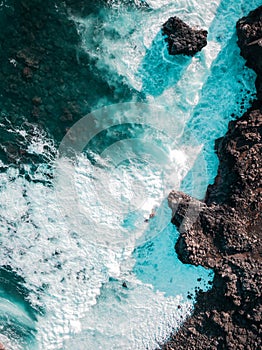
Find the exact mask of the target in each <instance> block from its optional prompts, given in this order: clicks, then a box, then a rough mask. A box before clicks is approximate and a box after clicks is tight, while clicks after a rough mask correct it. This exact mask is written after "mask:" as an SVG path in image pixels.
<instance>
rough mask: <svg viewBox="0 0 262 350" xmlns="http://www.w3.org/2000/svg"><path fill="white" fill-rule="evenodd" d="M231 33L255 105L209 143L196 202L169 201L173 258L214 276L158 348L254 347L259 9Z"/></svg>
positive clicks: (260, 116)
mask: <svg viewBox="0 0 262 350" xmlns="http://www.w3.org/2000/svg"><path fill="white" fill-rule="evenodd" d="M237 34H238V44H239V46H240V48H241V54H242V55H243V57H244V58H245V59H246V60H247V65H248V66H249V67H251V68H253V69H254V71H255V72H256V73H257V75H258V76H257V83H256V86H257V89H258V100H256V101H255V102H254V103H253V105H252V107H251V108H250V109H249V110H248V111H247V112H246V113H245V114H244V115H243V116H242V117H241V118H240V119H238V120H236V121H231V122H230V123H229V127H228V132H227V133H226V135H225V136H224V137H222V138H221V139H218V140H216V144H215V149H216V152H217V154H218V157H219V161H220V165H219V169H218V174H217V176H216V179H215V183H214V184H213V185H210V186H209V187H208V190H207V193H206V198H205V200H204V202H199V201H197V200H195V199H192V198H191V197H190V196H188V195H185V194H183V193H180V192H172V193H171V194H170V195H169V205H170V207H171V208H172V211H173V219H172V222H173V223H174V224H175V225H176V226H177V227H178V229H179V232H180V237H179V239H178V241H177V243H176V251H177V253H178V256H179V258H180V259H181V260H182V261H183V262H184V263H187V264H194V265H202V266H204V267H207V268H212V269H213V270H214V273H215V276H214V283H213V286H212V289H211V290H210V291H208V292H207V293H203V292H202V293H199V294H198V297H197V303H196V306H195V310H194V312H193V315H192V316H191V317H190V318H189V319H188V320H187V321H186V322H185V323H184V325H183V326H182V328H181V329H180V330H179V331H178V332H177V333H176V334H174V335H172V336H171V338H170V341H169V342H168V343H166V344H165V345H163V347H162V349H166V350H167V349H176V350H178V349H181V350H182V349H183V350H185V349H201V350H202V349H243V350H244V349H245V350H246V349H250V350H255V349H261V348H262V342H261V311H262V305H261V300H262V298H261V287H262V272H261V271H262V269H261V268H262V261H261V228H262V216H261V211H262V201H261V199H262V190H261V188H262V171H261V164H262V99H261V90H259V89H260V87H261V79H262V47H261V46H260V41H259V40H260V38H261V37H262V6H261V7H259V8H258V9H257V10H255V11H253V12H251V13H250V14H249V15H248V16H247V17H245V18H242V19H241V20H239V21H238V23H237ZM192 213H193V214H194V215H192Z"/></svg>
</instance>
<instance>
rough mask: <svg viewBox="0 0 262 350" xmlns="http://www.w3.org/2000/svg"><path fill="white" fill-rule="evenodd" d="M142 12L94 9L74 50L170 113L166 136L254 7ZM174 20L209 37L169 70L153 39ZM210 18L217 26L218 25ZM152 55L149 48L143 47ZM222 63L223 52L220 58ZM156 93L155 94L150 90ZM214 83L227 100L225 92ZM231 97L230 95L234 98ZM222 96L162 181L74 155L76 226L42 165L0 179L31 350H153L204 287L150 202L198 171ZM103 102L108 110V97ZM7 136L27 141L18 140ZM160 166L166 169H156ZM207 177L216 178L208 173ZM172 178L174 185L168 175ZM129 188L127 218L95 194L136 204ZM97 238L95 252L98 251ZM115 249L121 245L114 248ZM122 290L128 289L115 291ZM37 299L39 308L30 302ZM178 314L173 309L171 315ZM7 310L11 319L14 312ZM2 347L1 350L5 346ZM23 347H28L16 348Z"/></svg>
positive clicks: (6, 260)
mask: <svg viewBox="0 0 262 350" xmlns="http://www.w3.org/2000/svg"><path fill="white" fill-rule="evenodd" d="M148 4H149V6H150V7H151V9H153V11H151V12H150V11H149V12H142V11H138V10H137V11H135V10H130V9H129V10H127V9H126V8H125V7H124V6H121V9H120V8H119V5H117V4H116V3H115V5H114V7H112V8H111V9H110V8H109V9H106V10H103V11H101V13H100V15H99V16H100V17H98V18H96V17H94V16H93V15H90V16H88V17H87V18H86V19H75V20H76V21H77V23H78V24H79V32H80V33H81V35H82V37H83V46H85V48H86V51H87V53H88V54H89V55H90V56H92V57H95V58H96V59H97V67H98V68H102V69H103V71H105V70H106V71H107V72H108V73H107V78H108V82H109V84H110V85H114V81H115V80H116V79H119V76H123V77H124V80H126V81H127V82H128V83H129V84H130V86H132V87H133V88H135V89H137V90H139V91H141V90H142V91H143V90H144V92H145V94H146V96H147V99H148V101H153V102H157V103H159V104H161V105H164V106H167V107H168V108H169V110H171V111H172V113H173V115H174V119H173V120H172V121H170V127H171V128H172V125H175V122H176V120H180V122H182V125H183V128H185V127H186V121H187V120H188V118H189V117H190V116H192V113H193V112H194V109H195V107H196V106H197V104H198V103H199V101H201V98H202V96H201V93H200V92H201V90H202V88H203V87H204V86H205V83H206V82H207V81H208V79H209V78H210V76H211V75H212V74H213V73H212V69H213V68H214V64H215V62H216V60H217V59H218V57H219V54H220V53H221V51H222V50H224V49H225V48H226V47H227V44H228V43H230V38H231V37H232V35H233V32H234V23H235V21H236V19H237V18H238V17H240V16H241V15H242V14H243V11H244V10H245V11H246V12H247V11H248V10H250V9H251V8H252V7H255V6H257V5H259V4H258V1H255V0H254V1H251V2H249V3H248V4H244V2H243V1H238V2H234V4H233V3H232V4H224V3H223V4H222V5H221V4H220V2H219V1H213V2H211V3H210V4H206V3H201V4H199V2H198V1H181V2H180V1H179V2H177V3H176V5H175V6H174V3H173V2H170V1H166V0H162V1H153V0H152V1H151V0H149V1H148ZM218 9H219V11H220V12H217V11H218ZM171 15H178V16H179V17H181V18H182V19H183V20H185V21H187V22H188V23H189V24H191V25H198V26H201V27H204V28H207V29H209V28H210V41H209V44H208V46H207V47H206V48H205V49H204V50H203V52H202V53H201V54H199V55H198V56H197V57H196V58H195V59H193V60H191V62H182V63H181V62H180V61H179V60H178V62H177V61H176V59H173V58H170V57H168V56H167V54H166V51H163V50H162V51H161V52H160V54H159V51H158V49H159V47H160V46H161V45H162V44H161V40H162V38H160V37H157V34H158V33H159V28H160V25H161V24H162V23H164V21H165V20H167V18H168V17H169V16H171ZM218 15H219V19H220V23H219V21H217V22H216V21H215V19H216V17H215V16H218ZM218 23H219V24H218ZM224 28H226V30H225V29H224ZM114 33H115V35H113V34H114ZM158 40H159V42H158ZM153 45H155V48H153V49H152V46H153ZM151 49H152V55H153V56H154V54H155V53H158V54H159V59H160V66H157V65H156V66H154V65H152V66H150V64H153V63H154V61H153V60H152V59H151V58H150V55H149V56H147V54H148V52H149V51H150V50H151ZM154 50H155V51H154ZM228 50H229V49H228ZM226 53H227V52H226V51H223V54H224V55H226ZM231 55H232V53H231ZM146 60H148V61H146ZM225 61H226V59H225ZM163 62H165V64H164V65H163ZM232 62H233V63H232V65H230V66H229V67H228V68H227V69H228V73H226V74H227V77H230V74H233V73H234V74H233V75H239V76H240V74H241V72H240V65H234V61H233V60H232ZM187 63H188V64H187ZM143 64H144V65H143ZM176 64H178V66H179V68H181V67H185V69H184V70H183V72H182V74H181V75H180V76H179V77H178V79H177V81H175V80H174V78H173V76H174V75H175V74H177V70H176V67H175V66H176ZM159 67H160V68H161V69H162V70H161V69H160V75H162V78H163V81H164V82H163V81H157V84H156V86H155V85H154V84H153V83H154V79H156V80H157V79H158V77H159V76H160V75H158V74H157V71H158V68H159ZM147 68H148V71H147ZM231 68H232V70H231ZM232 72H233V73H232ZM146 74H148V75H146ZM150 75H153V78H154V79H153V82H152V84H151V85H150V84H149V85H146V83H147V80H148V79H147V78H148V76H150ZM168 77H169V78H168ZM230 78H231V77H230ZM168 79H170V80H168ZM172 79H173V80H172ZM166 80H168V83H167V84H166V83H165V81H166ZM228 80H229V79H228ZM231 80H232V79H231ZM216 82H217V79H216ZM221 82H222V79H221ZM149 83H150V82H149ZM161 84H162V85H161ZM157 85H160V87H162V90H161V89H160V90H159V91H158V90H157V89H156V87H157ZM221 85H222V90H223V91H226V86H225V85H223V83H221ZM229 86H231V85H229ZM210 88H211V91H213V92H214V95H216V96H215V97H214V98H213V100H212V101H217V86H215V85H214V84H210ZM234 88H235V86H233V87H232V89H231V91H232V94H231V95H230V97H232V96H234V95H233V94H234ZM221 98H222V101H221V106H222V107H219V108H220V109H219V111H221V114H215V117H214V118H213V119H212V125H213V126H212V128H211V127H210V125H209V124H207V125H208V126H206V127H205V126H203V125H202V124H200V127H199V126H198V129H199V131H198V132H199V133H200V135H202V134H203V135H202V136H201V137H199V139H200V141H201V142H199V145H200V146H199V145H198V146H197V148H195V147H196V145H195V144H194V145H191V148H190V147H188V145H187V147H186V146H185V147H184V148H178V149H174V148H173V145H168V146H169V151H168V155H169V157H170V158H169V159H167V160H166V163H165V162H164V166H165V165H166V166H167V165H170V164H168V163H171V164H172V166H171V168H169V169H168V167H167V170H166V171H165V176H166V178H165V179H163V177H162V176H160V174H161V172H160V171H159V168H155V167H154V168H152V167H150V163H146V164H145V165H144V167H141V163H139V162H135V161H133V162H131V163H130V164H129V166H128V167H125V164H124V163H123V164H122V167H120V168H119V169H118V171H116V170H115V169H114V167H113V166H112V164H111V163H110V162H109V161H107V158H106V154H105V157H104V158H103V157H100V156H98V157H97V165H99V166H97V165H93V164H92V163H91V162H90V161H89V160H88V159H87V158H86V157H84V156H83V155H82V156H79V157H78V159H77V163H76V166H75V167H74V169H73V170H74V178H73V181H74V182H75V184H76V189H77V194H78V198H79V201H80V203H81V210H82V212H80V213H79V215H80V216H79V218H80V221H75V220H71V218H70V216H66V215H65V213H64V211H63V210H61V208H60V207H59V206H60V204H61V203H58V202H57V197H56V194H55V191H54V188H53V187H52V183H51V186H47V185H46V183H45V182H43V181H47V182H48V183H50V176H48V177H47V176H46V173H48V172H50V166H49V167H48V169H47V168H46V166H45V165H44V164H42V165H40V166H39V168H38V170H37V171H36V172H35V173H32V172H31V169H30V166H28V165H25V166H24V169H25V171H26V172H27V174H28V175H29V177H30V178H31V180H36V181H35V182H33V181H28V180H26V179H25V177H24V176H20V175H19V171H18V170H17V169H15V168H10V169H9V170H8V171H7V172H6V173H1V174H0V183H1V196H0V207H1V241H2V247H3V254H2V256H1V261H2V264H11V265H12V266H13V267H14V268H17V269H18V270H19V272H20V273H21V274H22V275H23V276H24V277H25V279H26V283H27V286H28V288H29V290H30V291H31V294H30V298H31V300H32V302H33V303H34V304H42V305H43V307H44V309H45V310H46V313H45V315H44V316H42V317H40V316H39V317H38V322H37V324H36V327H37V343H38V345H39V349H50V350H51V349H55V350H57V349H71V348H72V347H74V348H76V349H87V348H96V349H99V348H101V349H102V348H106V349H109V350H110V349H123V348H125V349H130V350H134V349H137V350H138V349H141V350H142V349H153V348H155V347H157V345H158V342H162V341H164V340H165V339H166V338H167V337H168V336H169V334H170V332H171V331H172V330H173V328H175V327H177V326H178V324H179V322H180V321H183V320H184V319H185V317H186V316H187V315H188V312H189V311H190V308H191V305H192V304H190V303H188V302H185V299H183V296H184V295H183V290H184V291H185V292H186V291H187V290H188V289H190V288H191V289H192V288H194V287H195V286H196V281H195V280H194V278H196V276H199V275H203V276H204V280H206V279H207V272H206V273H205V272H203V270H201V271H200V270H196V269H195V268H193V267H189V266H184V265H182V264H181V263H179V262H178V261H177V258H176V256H175V253H174V250H173V245H174V241H175V239H174V236H175V230H174V229H173V227H172V226H171V225H167V222H168V221H169V219H170V211H169V210H168V209H167V206H166V204H162V203H159V198H161V197H162V196H163V194H165V193H166V191H167V189H168V188H169V186H170V187H174V188H178V187H179V185H180V183H181V181H182V179H184V178H185V176H186V174H187V173H188V171H190V169H192V166H193V164H196V163H198V162H195V160H196V158H197V152H196V151H195V150H197V151H199V152H200V151H201V152H202V148H201V143H202V142H204V141H205V142H206V141H207V140H209V134H208V135H207V132H209V133H210V135H211V134H212V135H213V136H214V135H216V136H219V132H221V131H223V128H225V124H226V123H225V119H227V120H228V115H226V116H225V115H223V110H222V109H223V108H224V105H223V103H224V104H225V103H227V100H228V96H226V95H222V96H221ZM101 101H102V102H101V103H105V99H104V100H101ZM234 101H235V100H234ZM204 102H205V101H204ZM202 104H203V105H202V110H201V112H202V115H201V118H202V117H203V118H205V116H206V118H207V117H208V112H209V113H210V110H212V108H211V107H210V105H209V107H208V108H209V109H208V108H207V109H205V104H204V103H203V101H202ZM213 108H214V107H213ZM229 110H230V109H229V108H228V111H229ZM204 112H205V113H204ZM209 119H211V118H209ZM217 125H219V131H217V130H216V127H217ZM220 125H223V127H220ZM213 129H214V130H213ZM194 131H195V130H194ZM203 131H205V132H206V134H204V132H203ZM12 132H18V133H20V135H21V136H23V137H25V138H26V136H27V135H26V133H25V131H24V130H13V131H12ZM190 132H193V130H190ZM201 133H202V134H201ZM197 135H199V134H197ZM216 136H214V137H216ZM46 146H48V147H46ZM165 146H167V145H165ZM167 149H168V147H167ZM28 151H29V152H31V153H34V154H40V155H41V156H43V157H44V158H45V159H48V160H50V161H52V159H53V157H54V154H55V150H54V147H53V143H52V142H49V141H48V138H47V137H46V135H43V134H40V135H38V136H37V135H36V137H35V138H33V139H31V143H30V145H29V148H28ZM111 151H112V150H111ZM60 162H64V163H63V166H64V168H66V166H68V167H71V166H72V164H71V163H68V162H67V160H63V159H60ZM159 165H160V166H161V167H163V164H161V162H160V164H159ZM208 166H209V165H208ZM195 167H196V165H195ZM195 167H194V169H197V168H195ZM211 168H212V171H213V172H214V169H215V165H214V164H213V163H212V164H211V165H210V169H211ZM210 171H211V170H210ZM113 173H114V175H115V176H114V177H112V178H110V177H109V175H108V174H113ZM174 173H175V174H176V177H174V176H171V175H172V174H174ZM203 175H204V174H203V173H201V172H199V173H198V177H199V181H200V183H202V184H201V186H200V192H199V193H200V195H203V193H204V190H205V188H206V185H207V183H206V180H205V179H204V180H203ZM134 179H135V180H136V181H139V182H141V183H143V184H144V187H145V188H146V190H147V198H146V201H145V202H144V203H142V205H141V207H140V208H139V211H138V212H135V214H133V215H131V214H130V215H126V212H125V211H124V210H123V211H121V210H120V211H118V212H117V214H115V215H112V210H110V207H109V205H108V198H107V196H106V194H104V195H103V192H101V188H102V187H101V188H99V186H101V185H102V184H103V183H104V184H105V183H106V182H108V189H109V192H110V191H111V195H112V196H111V198H113V199H114V200H115V201H116V202H121V201H122V200H123V203H125V202H126V203H128V202H129V201H130V198H132V196H133V195H134V192H133V190H132V188H131V187H130V184H131V183H132V182H133V181H134ZM97 189H99V191H98V190H97ZM101 193H102V194H101ZM153 206H156V207H160V208H162V212H161V215H157V217H156V220H155V221H154V222H153V224H150V223H149V225H148V224H147V223H144V218H145V217H147V216H148V214H149V213H150V211H151V209H152V207H153ZM76 222H77V224H76ZM166 225H167V226H166ZM159 227H160V228H163V227H167V229H166V230H167V231H166V232H165V235H160V236H159V237H156V236H155V234H154V229H155V230H156V232H159ZM130 234H131V237H133V239H132V240H131V243H132V244H130V241H128V243H129V244H128V245H126V244H125V243H126V240H125V239H124V240H123V236H124V237H128V239H129V237H130ZM143 235H148V236H149V238H150V239H151V246H150V247H145V248H143V247H142V248H141V247H140V250H139V249H138V248H137V250H135V252H136V253H134V252H133V250H134V249H135V246H136V244H138V243H139V240H138V238H140V237H141V236H143ZM94 237H96V238H97V240H98V241H100V242H99V243H101V240H102V243H103V244H96V239H94ZM114 241H117V243H118V244H112V243H114ZM119 242H120V243H119ZM143 242H144V241H143ZM137 251H138V253H137ZM123 281H125V282H126V284H127V287H128V288H125V287H123V286H122V283H123ZM192 281H193V282H192ZM39 290H41V292H40V291H39ZM39 294H40V296H41V298H40V300H38V298H37V296H38V295H39ZM178 305H180V306H181V308H179V309H178ZM10 312H11V309H10ZM12 312H18V314H19V311H17V310H16V311H14V310H13V311H12ZM19 315H21V317H22V318H23V316H25V320H24V321H21V322H26V315H23V314H22V313H21V314H19ZM0 340H1V341H2V342H3V343H5V344H6V345H7V346H8V342H7V340H6V339H5V338H4V337H1V338H0ZM17 348H18V347H17ZM20 348H21V349H26V348H29V347H27V345H26V344H23V345H21V346H20Z"/></svg>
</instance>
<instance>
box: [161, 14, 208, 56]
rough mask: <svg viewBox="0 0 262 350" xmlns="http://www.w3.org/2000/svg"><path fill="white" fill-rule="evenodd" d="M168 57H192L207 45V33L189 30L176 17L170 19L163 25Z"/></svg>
mask: <svg viewBox="0 0 262 350" xmlns="http://www.w3.org/2000/svg"><path fill="white" fill-rule="evenodd" d="M162 33H163V34H164V35H167V37H166V39H165V40H166V41H167V43H168V52H169V54H170V55H181V54H182V55H187V56H194V55H195V54H196V53H197V52H199V51H201V50H202V49H203V47H205V46H206V45H207V31H206V30H202V29H200V30H197V29H193V28H190V27H189V26H188V25H187V24H186V23H185V22H183V21H182V20H181V19H180V18H178V17H170V18H169V19H168V21H167V22H165V23H164V24H163V28H162Z"/></svg>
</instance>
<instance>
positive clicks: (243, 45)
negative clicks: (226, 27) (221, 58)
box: [237, 6, 262, 101]
mask: <svg viewBox="0 0 262 350" xmlns="http://www.w3.org/2000/svg"><path fill="white" fill-rule="evenodd" d="M261 8H262V6H260V7H259V8H257V9H256V10H255V11H252V12H250V13H249V15H248V16H247V17H244V18H241V19H240V20H239V21H238V22H237V35H238V46H239V47H240V50H241V55H242V56H243V57H244V58H245V59H246V60H247V62H246V65H247V66H248V67H250V68H252V69H254V71H255V72H256V73H257V79H256V88H257V96H258V99H259V100H260V101H261V100H262V78H261V77H262V15H261V11H262V10H261Z"/></svg>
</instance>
